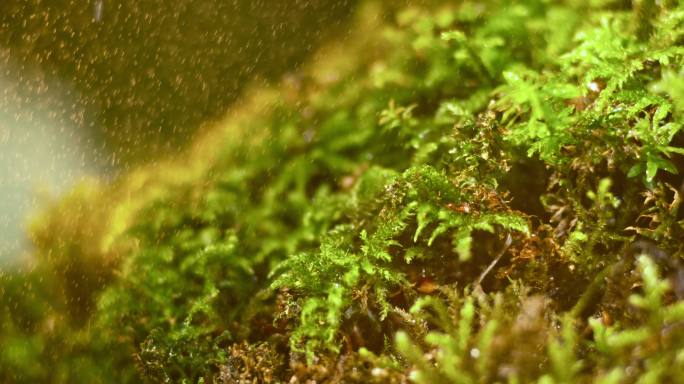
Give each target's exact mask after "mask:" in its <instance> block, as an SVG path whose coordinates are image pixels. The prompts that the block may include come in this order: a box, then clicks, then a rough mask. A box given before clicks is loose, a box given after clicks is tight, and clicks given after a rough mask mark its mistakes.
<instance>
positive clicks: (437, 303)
mask: <svg viewBox="0 0 684 384" xmlns="http://www.w3.org/2000/svg"><path fill="white" fill-rule="evenodd" d="M644 7H648V9H647V11H648V12H646V11H645V8H644ZM635 18H636V19H637V20H639V22H638V23H634V20H635ZM357 19H358V20H357V26H358V27H357V29H356V31H355V32H354V34H356V35H355V37H358V38H353V39H351V40H350V41H349V42H346V43H341V45H338V46H335V47H331V48H328V49H327V50H324V51H323V53H321V55H320V56H319V61H316V62H315V63H314V64H312V65H311V66H310V67H308V68H307V69H304V70H303V71H302V73H301V74H300V75H298V77H293V78H290V79H288V80H287V81H285V82H284V84H283V85H282V86H281V87H280V88H279V89H277V90H272V89H271V90H268V89H262V90H259V91H257V92H256V93H254V94H253V95H252V96H250V97H251V98H250V97H248V98H247V100H251V101H248V102H246V103H245V105H244V106H243V107H242V108H243V109H242V110H237V111H236V112H235V113H234V114H233V116H232V117H231V118H229V120H228V121H227V122H226V123H225V124H224V125H219V126H217V127H216V128H215V131H214V132H213V133H211V134H209V135H208V136H207V138H206V139H204V140H202V141H200V142H198V144H197V145H196V149H195V150H194V151H192V152H190V153H189V154H186V155H185V156H184V157H183V158H182V159H181V160H180V161H178V162H175V163H169V164H163V165H159V166H155V167H150V168H147V169H145V168H143V169H141V170H138V171H136V172H135V173H132V174H131V175H128V176H125V177H123V178H122V179H121V180H120V181H119V182H118V183H117V184H116V185H113V186H101V187H97V188H96V189H95V190H94V191H97V192H92V193H86V192H82V195H79V194H78V193H75V195H74V197H73V199H74V200H73V201H65V202H63V203H61V204H62V209H60V208H59V207H60V206H59V205H58V206H57V208H54V209H53V210H52V211H51V212H49V213H48V214H46V216H45V217H43V218H42V219H39V221H38V224H37V225H36V226H35V229H34V237H35V238H36V239H42V240H41V241H40V242H37V243H38V245H39V249H38V251H37V256H38V260H39V261H38V265H39V268H38V269H37V270H36V271H35V272H33V273H30V274H26V275H23V276H21V275H19V276H13V277H12V280H11V281H10V282H6V283H3V284H4V285H3V287H7V288H4V289H6V290H7V289H9V288H10V287H13V286H16V284H17V283H16V282H17V281H26V282H27V283H26V284H30V285H31V287H32V292H36V295H35V297H31V298H30V299H29V298H28V297H25V296H24V295H23V294H21V293H19V292H17V290H16V289H14V290H11V291H9V290H8V291H7V292H9V293H8V294H7V295H3V300H4V301H3V307H2V308H3V311H6V312H4V313H6V314H5V315H4V316H3V318H2V319H3V322H2V324H3V328H2V332H3V338H5V337H7V340H12V342H11V343H10V344H11V346H12V348H10V347H7V348H3V354H2V355H0V358H1V359H2V360H0V364H1V365H0V366H2V367H3V369H2V370H0V372H3V374H4V375H6V376H3V377H2V378H3V379H6V381H9V382H12V381H14V382H24V381H27V382H28V381H49V380H50V379H49V378H50V376H51V374H50V373H48V372H41V371H35V370H34V371H31V373H30V374H31V375H33V376H28V374H26V373H24V371H22V370H21V369H20V367H26V366H30V365H31V364H35V365H40V366H43V365H45V364H46V362H50V363H51V364H52V365H53V366H55V367H57V369H58V371H59V372H61V373H60V374H61V376H54V375H53V376H52V379H51V380H52V381H57V382H63V381H69V382H74V381H75V382H78V381H88V378H90V377H93V376H97V377H99V380H100V381H112V382H125V381H134V382H135V381H143V382H193V383H194V382H205V383H207V382H254V381H257V382H306V381H307V380H315V381H317V382H360V383H362V382H397V383H399V382H405V381H406V380H410V381H413V382H418V383H459V382H464V383H469V382H504V381H506V382H541V383H555V382H558V383H566V382H590V381H592V382H593V381H599V382H605V383H612V382H678V381H681V380H682V372H681V370H680V369H679V368H678V367H679V366H681V360H682V356H683V355H682V353H683V352H682V351H684V332H683V329H682V326H681V324H682V321H684V318H683V317H682V313H684V312H683V311H682V309H681V307H682V304H681V303H682V302H681V299H682V297H684V279H683V278H682V276H684V264H683V262H682V260H681V257H682V256H684V255H683V250H682V245H681V244H682V242H681V240H682V239H684V225H683V221H682V214H681V212H679V205H680V193H681V187H680V185H681V178H680V176H678V172H679V171H680V170H681V168H683V167H684V161H683V158H682V157H681V156H682V153H684V150H683V149H682V147H683V145H684V141H683V138H682V134H681V132H680V129H681V126H682V122H684V119H683V116H682V112H683V111H684V110H682V108H681V98H682V96H683V95H682V92H681V86H680V85H681V84H680V83H681V79H680V78H681V67H682V64H684V63H683V61H684V59H683V57H682V56H683V55H684V51H683V50H682V48H681V47H682V42H684V40H683V39H684V8H682V5H677V6H675V5H674V4H670V3H666V2H663V3H656V4H654V3H653V2H648V1H643V2H639V3H638V4H636V5H635V7H632V6H631V4H630V3H629V2H619V1H605V2H588V3H587V2H576V1H566V2H556V3H549V2H543V1H533V0H529V1H521V2H516V3H514V4H510V3H509V2H504V1H501V2H498V1H488V2H484V3H482V2H475V1H473V2H470V1H464V2H455V3H449V2H448V3H443V2H439V4H437V5H435V3H431V2H425V3H424V4H423V5H421V6H417V5H413V6H397V5H392V6H389V5H383V4H382V2H379V3H370V2H369V3H368V4H366V5H365V6H364V7H362V8H361V9H360V11H359V15H358V17H357ZM644 25H646V26H647V27H644ZM371 50H372V52H373V53H372V54H370V53H369V52H371ZM351 58H356V59H351ZM86 191H87V190H86ZM79 196H80V197H79ZM98 202H100V204H98ZM101 202H107V204H101ZM86 203H88V204H92V205H87V204H86ZM79 204H80V205H84V204H85V206H87V207H88V206H93V207H96V206H97V207H100V208H99V209H98V210H95V209H91V210H86V211H85V212H83V211H82V212H81V214H80V215H81V216H73V213H71V212H68V209H67V208H68V207H70V206H77V205H79ZM65 207H67V208H65ZM73 218H77V219H73ZM60 223H68V225H61V224H60ZM55 244H58V245H60V246H55ZM103 261H107V262H108V264H103V265H104V267H103V268H102V269H101V270H100V269H97V268H94V266H97V265H99V264H98V263H102V262H103ZM64 265H67V266H73V268H76V267H78V270H79V271H83V272H82V273H81V274H80V275H77V276H76V277H75V276H74V275H73V274H69V273H66V272H65V271H67V270H73V269H64V268H63V267H62V266H64ZM92 271H99V272H98V273H99V274H97V273H94V272H92ZM39 276H47V277H49V279H45V280H44V281H42V282H41V281H38V280H37V279H38V277H39ZM93 276H99V277H98V279H99V280H96V281H98V282H99V283H98V284H97V286H96V287H95V288H94V289H93V288H90V287H91V286H90V285H86V286H87V287H89V288H87V291H85V290H80V289H78V287H74V282H81V281H84V282H89V281H92V280H91V279H92V278H93ZM32 279H36V280H32ZM12 281H13V282H14V283H12ZM13 284H14V285H13ZM41 287H42V288H41ZM45 287H48V288H45ZM50 287H71V288H70V289H65V288H60V289H57V290H51V289H50ZM84 291H85V292H84ZM82 298H87V299H88V300H86V301H84V302H81V301H79V299H82ZM16 303H21V307H17V305H19V304H16ZM86 303H94V304H92V305H86ZM12 305H14V306H15V307H16V308H19V309H15V310H12ZM44 307H49V308H50V309H48V310H45V309H35V308H44ZM9 311H12V314H11V315H9V313H10V312H9ZM72 313H78V314H79V315H78V316H76V317H73V316H66V315H68V314H72ZM65 314H66V315H65ZM50 319H54V320H52V321H53V323H51V324H52V326H51V328H50V327H48V328H50V329H46V328H45V326H44V325H43V326H41V324H44V323H45V322H46V321H50ZM5 335H7V336H5ZM57 335H59V336H60V338H59V340H56V339H55V337H56V336H57ZM62 344H64V345H66V347H65V348H61V349H59V351H60V352H59V353H57V352H54V351H56V350H57V349H56V348H57V347H58V346H60V345H62ZM8 345H9V344H8ZM4 372H9V373H6V374H5V373H4Z"/></svg>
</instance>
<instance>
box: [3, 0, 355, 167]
mask: <svg viewBox="0 0 684 384" xmlns="http://www.w3.org/2000/svg"><path fill="white" fill-rule="evenodd" d="M353 3H355V0H277V1H272V0H262V1H258V0H257V1H254V0H232V1H231V0H202V1H194V0H165V1H160V0H116V1H115V0H2V1H0V48H1V49H3V52H1V53H0V60H2V58H3V56H4V57H5V59H6V60H7V59H8V58H9V59H10V60H11V61H12V63H13V65H12V69H6V71H10V72H8V73H10V74H11V77H12V78H13V79H17V81H20V80H21V79H22V78H24V77H31V76H33V80H30V81H32V82H34V83H35V76H36V75H35V74H34V75H31V76H26V73H27V72H31V71H32V72H39V76H41V77H51V78H52V77H54V78H58V79H60V80H61V81H64V82H67V83H68V84H70V87H72V88H73V95H74V97H73V99H70V100H69V104H68V105H59V101H55V102H56V103H57V105H58V108H57V109H59V110H61V112H62V114H63V115H64V116H65V118H67V119H70V120H72V121H71V122H70V123H72V125H76V126H77V127H78V128H79V129H86V130H88V132H89V135H90V137H91V139H92V141H93V147H95V148H97V153H98V156H103V157H106V163H107V164H111V165H114V167H116V166H120V165H122V164H131V163H136V162H141V161H145V160H148V159H151V158H154V157H156V156H159V155H165V154H169V153H173V152H174V151H176V150H177V149H179V148H182V147H183V144H184V143H185V142H187V141H188V140H189V138H190V137H191V136H192V133H193V132H194V131H195V130H196V129H197V127H198V126H199V125H200V124H201V123H202V122H205V121H208V120H209V121H210V120H212V119H216V118H218V117H219V116H221V115H222V114H223V113H225V112H226V110H227V107H228V106H229V105H230V104H231V102H233V101H235V100H236V98H237V97H238V95H239V94H240V90H241V89H242V88H243V87H244V86H245V84H246V83H247V82H248V81H249V80H251V79H255V78H257V79H261V80H263V81H269V80H274V79H277V78H279V77H280V76H281V75H282V74H283V73H284V72H286V71H291V70H293V69H295V68H296V67H297V66H298V65H299V64H301V63H302V62H303V61H304V60H305V58H306V56H307V54H308V53H310V52H312V51H313V50H314V48H315V47H316V46H318V45H319V44H320V43H321V42H322V41H323V40H324V39H326V37H329V36H331V35H333V34H335V37H336V38H340V36H343V35H344V34H340V28H343V23H344V21H345V20H346V19H347V17H348V16H349V15H350V13H351V11H352V8H353ZM31 86H35V84H33V85H31ZM20 88H21V84H20ZM70 93H71V91H70ZM74 103H75V104H74ZM62 104H64V103H62ZM65 112H66V113H65Z"/></svg>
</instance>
